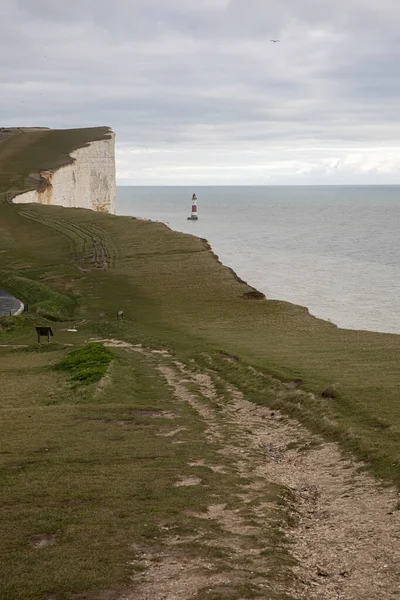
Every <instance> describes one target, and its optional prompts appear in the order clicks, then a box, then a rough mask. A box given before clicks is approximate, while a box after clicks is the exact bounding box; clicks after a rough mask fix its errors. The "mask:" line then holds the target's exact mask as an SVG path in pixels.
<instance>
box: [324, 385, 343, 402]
mask: <svg viewBox="0 0 400 600" xmlns="http://www.w3.org/2000/svg"><path fill="white" fill-rule="evenodd" d="M321 396H322V397H323V398H332V399H333V398H337V397H338V396H339V392H338V389H337V386H336V385H328V387H326V388H325V389H324V390H323V392H322V393H321Z"/></svg>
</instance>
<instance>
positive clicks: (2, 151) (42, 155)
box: [0, 127, 110, 202]
mask: <svg viewBox="0 0 400 600" xmlns="http://www.w3.org/2000/svg"><path fill="white" fill-rule="evenodd" d="M109 135H110V129H109V128H108V127H91V128H86V129H65V130H63V129H58V130H57V129H39V128H32V129H29V128H26V129H24V128H15V129H3V130H1V129H0V165H1V174H0V202H4V201H11V200H12V198H13V197H14V196H15V195H17V194H21V193H23V192H27V191H29V190H33V189H37V186H38V184H39V180H40V177H39V171H46V170H52V169H57V168H58V167H60V166H62V165H66V164H69V163H71V162H72V158H71V157H70V153H71V152H73V151H74V150H76V149H77V148H80V147H82V146H85V145H86V144H88V143H90V142H94V141H98V140H102V139H106V138H107V137H109Z"/></svg>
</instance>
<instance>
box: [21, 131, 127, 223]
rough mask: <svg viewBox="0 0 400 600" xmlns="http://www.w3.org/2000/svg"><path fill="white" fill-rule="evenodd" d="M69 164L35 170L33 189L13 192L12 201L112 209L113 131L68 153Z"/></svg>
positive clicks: (113, 196)
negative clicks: (35, 179)
mask: <svg viewBox="0 0 400 600" xmlns="http://www.w3.org/2000/svg"><path fill="white" fill-rule="evenodd" d="M69 157H71V159H72V160H70V163H69V164H65V165H61V166H59V167H56V168H54V169H44V170H39V171H38V178H37V179H38V181H37V185H36V186H35V187H36V189H34V190H30V191H28V192H25V193H22V194H18V195H15V196H14V198H13V202H15V203H18V204H19V203H30V202H40V203H41V204H56V205H59V206H65V207H77V208H89V209H91V210H96V211H101V212H110V213H114V212H115V196H116V181H115V135H114V133H113V132H111V131H109V133H108V135H107V138H106V139H101V140H95V141H92V142H89V143H87V144H86V145H85V146H83V147H81V148H78V149H76V150H74V151H72V152H70V153H69Z"/></svg>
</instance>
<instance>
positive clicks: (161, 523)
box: [0, 204, 400, 600]
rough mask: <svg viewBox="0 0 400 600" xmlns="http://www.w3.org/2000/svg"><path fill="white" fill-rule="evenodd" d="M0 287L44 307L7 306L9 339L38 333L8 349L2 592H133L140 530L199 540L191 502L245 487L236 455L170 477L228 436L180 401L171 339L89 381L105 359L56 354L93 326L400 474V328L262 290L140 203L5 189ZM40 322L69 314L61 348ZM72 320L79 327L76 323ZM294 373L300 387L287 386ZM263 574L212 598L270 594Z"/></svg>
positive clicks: (279, 566)
mask: <svg viewBox="0 0 400 600" xmlns="http://www.w3.org/2000/svg"><path fill="white" fill-rule="evenodd" d="M0 287H4V288H5V289H7V290H8V291H9V292H11V293H13V294H14V295H15V296H16V297H18V298H19V299H21V300H22V301H23V302H25V303H27V304H28V305H29V309H30V310H29V313H28V314H25V315H23V316H22V317H18V318H17V317H15V318H3V319H0V344H15V345H21V346H24V347H20V348H17V347H11V346H8V347H3V348H0V377H1V382H2V394H1V397H2V402H1V411H2V419H1V422H2V436H1V439H2V440H3V443H2V448H1V460H2V463H3V464H2V467H3V468H2V471H1V473H2V478H3V486H4V489H5V494H4V498H3V504H2V509H3V514H4V517H5V526H4V531H3V539H4V540H5V551H6V552H5V555H6V556H5V560H3V561H2V565H3V566H2V568H3V570H4V571H3V574H2V576H1V577H0V579H1V581H2V583H1V584H0V587H1V586H3V589H2V593H1V594H0V595H1V597H2V598H4V600H14V599H16V600H20V599H21V600H22V599H24V600H36V599H43V600H44V599H45V598H46V599H47V598H48V599H50V598H51V600H53V598H54V599H56V600H64V599H69V598H82V599H83V598H99V599H100V598H104V600H105V599H106V598H107V599H111V598H114V597H115V598H117V597H118V595H115V596H114V595H113V594H114V591H112V590H118V589H119V588H121V589H122V588H123V586H124V585H127V584H128V583H129V581H130V577H131V571H132V564H133V567H134V569H136V570H137V572H138V573H140V572H141V570H142V569H143V570H145V567H143V565H142V563H141V562H140V560H139V559H138V558H137V553H138V544H139V545H140V544H143V543H148V544H151V545H152V546H153V547H154V548H156V549H157V548H159V547H160V544H162V539H163V536H164V535H165V528H167V529H168V527H169V528H172V529H173V530H174V531H175V532H178V533H179V532H180V533H181V534H182V535H183V534H185V535H188V536H189V537H190V535H189V534H193V532H194V530H195V528H194V525H193V520H192V519H190V518H189V517H188V516H187V513H186V512H185V511H187V510H188V509H190V510H191V511H204V510H205V509H206V506H207V505H208V504H209V502H210V497H211V496H213V495H215V494H218V493H222V491H223V490H227V489H229V490H231V494H230V495H228V504H229V503H231V505H232V506H235V502H237V500H235V493H236V492H235V490H236V488H237V487H238V486H239V482H238V479H237V476H236V475H234V474H232V473H229V469H228V472H227V473H226V474H224V475H220V476H218V477H217V476H216V474H215V473H214V472H212V471H207V470H206V469H204V468H202V467H199V469H200V471H201V477H202V478H203V479H204V480H205V481H206V485H202V486H200V489H199V486H197V487H196V488H192V487H173V486H172V487H171V482H173V481H174V480H176V479H177V477H178V474H180V473H182V472H183V473H184V472H185V470H186V469H187V464H188V461H190V459H191V457H192V458H193V457H199V456H201V457H203V458H204V459H206V460H208V461H211V462H213V461H214V462H215V461H216V460H217V458H216V457H217V453H218V450H219V449H220V448H219V445H218V443H217V442H216V443H215V444H213V445H212V446H210V445H208V444H206V443H205V442H204V436H203V435H202V434H203V433H204V431H203V430H204V426H203V425H202V424H201V422H200V421H199V420H198V419H197V418H196V417H195V415H194V414H193V410H192V409H191V408H190V407H189V406H185V405H183V404H180V405H179V406H177V405H176V402H175V401H174V399H173V397H172V392H171V390H170V389H169V388H168V387H167V386H166V385H165V381H164V380H163V377H162V376H161V374H160V370H159V367H158V363H157V361H156V357H157V354H154V356H152V355H150V354H141V353H140V352H136V353H135V352H127V351H126V350H123V349H121V348H117V349H115V348H114V349H111V352H112V361H111V363H110V364H108V360H107V359H104V361H105V362H104V365H105V367H104V369H105V370H104V373H105V377H104V378H103V379H107V378H108V379H109V381H108V383H106V387H105V388H104V389H100V390H99V387H98V385H99V383H98V379H99V378H100V377H101V376H102V375H104V373H103V372H101V373H99V375H98V376H97V375H95V376H94V379H93V380H91V379H90V378H91V377H92V374H93V373H92V371H90V369H91V368H92V364H91V363H90V356H89V358H88V357H87V356H86V357H85V356H84V355H80V354H78V355H77V356H78V358H73V359H72V362H73V363H74V365H75V366H74V369H75V368H76V361H78V362H79V361H80V360H82V365H81V367H82V368H81V371H79V373H84V375H83V376H78V377H74V373H75V374H76V372H77V371H71V370H68V368H67V369H62V368H55V366H56V365H58V364H65V363H63V362H62V361H65V359H66V357H67V356H68V355H69V353H70V352H71V351H75V350H79V348H84V346H85V344H86V343H87V342H88V341H89V340H91V339H92V340H93V339H105V338H108V339H111V338H113V339H118V340H124V341H126V342H129V343H130V344H133V345H135V346H136V345H139V344H141V345H142V347H143V348H146V349H156V350H157V351H162V350H165V351H168V352H169V354H168V356H169V357H171V358H170V359H169V358H166V361H167V362H166V364H169V363H168V361H170V362H171V365H173V364H174V361H180V363H182V364H183V365H187V366H188V367H190V366H191V365H192V366H193V368H195V369H206V370H207V371H208V372H210V373H213V374H214V375H215V377H216V378H217V379H219V380H223V381H225V382H226V383H231V384H234V385H235V386H237V388H239V389H241V390H242V391H244V392H245V393H246V396H247V397H248V398H249V399H251V400H253V401H254V402H255V403H258V404H264V405H269V406H271V407H274V408H279V409H280V410H282V411H283V412H284V413H287V414H291V415H293V416H295V417H296V418H297V419H299V420H300V421H302V422H303V423H306V424H307V426H308V427H309V428H310V429H311V430H313V431H314V432H319V433H322V434H323V435H324V436H326V438H327V439H331V440H332V439H333V440H337V441H339V442H340V444H341V445H342V447H343V449H344V450H351V451H352V452H354V453H355V454H356V455H357V456H358V457H359V458H361V459H363V460H364V461H365V464H366V466H367V467H368V468H370V469H371V470H372V472H373V473H374V474H375V475H376V476H377V477H379V478H382V479H384V480H386V481H387V482H394V483H396V484H397V485H398V484H399V482H400V447H399V432H400V402H399V400H400V397H399V394H400V388H399V381H400V377H399V375H400V361H399V352H400V336H397V335H389V334H379V333H371V332H361V331H350V330H342V329H339V328H337V327H335V326H334V325H332V324H331V323H329V322H325V321H322V320H319V319H316V318H314V317H312V316H311V315H310V314H309V313H308V311H307V310H306V309H305V308H303V307H300V306H296V305H293V304H290V303H287V302H279V301H270V300H263V299H255V298H253V297H252V294H249V292H251V291H252V288H249V287H248V286H246V285H245V284H244V283H243V282H241V281H240V280H238V278H237V277H236V276H235V275H234V274H233V273H232V271H231V270H230V269H228V268H227V267H224V266H222V265H221V264H220V263H219V262H218V261H217V260H216V258H215V256H214V255H213V254H212V253H211V252H210V250H209V248H208V245H207V243H206V242H205V241H204V240H201V239H199V238H195V237H192V236H188V235H184V234H179V233H175V232H172V231H170V230H169V229H167V228H166V227H165V226H163V225H161V224H157V223H149V222H145V221H141V220H137V219H132V218H129V217H116V216H113V215H108V214H104V213H94V212H91V211H86V210H83V209H63V208H60V207H55V206H51V207H42V206H40V205H35V206H33V205H25V206H12V205H7V204H0ZM118 310H123V311H124V318H123V319H121V320H117V318H116V312H117V311H118ZM38 323H42V324H50V325H51V326H52V327H53V330H54V332H55V337H54V341H53V342H52V344H50V345H49V346H48V345H47V342H46V344H45V343H42V344H41V347H38V346H37V345H36V334H35V330H34V325H35V324H38ZM74 324H76V325H77V329H78V332H77V333H70V332H68V331H66V329H68V328H69V327H70V326H71V325H74ZM81 356H82V358H80V357H81ZM67 360H70V361H71V359H67ZM86 361H89V362H86ZM249 367H252V369H249ZM87 369H89V371H88V370H87ZM85 373H86V375H85ZM80 377H81V378H80ZM86 377H88V381H84V380H85V378H86ZM102 381H103V380H102ZM282 382H283V383H285V384H286V387H284V389H285V390H286V392H285V393H277V391H276V390H277V389H278V387H279V386H281V383H282ZM86 383H87V384H88V385H86ZM281 387H282V386H281ZM221 389H222V388H221ZM280 389H281V388H280ZM221 393H222V392H221ZM171 410H172V411H173V412H175V413H176V414H177V418H178V419H179V424H180V425H181V424H182V426H183V427H184V429H183V430H182V431H183V433H182V435H183V438H184V442H185V443H184V444H183V443H182V444H181V445H179V444H176V445H172V444H171V443H170V440H169V438H168V437H163V436H160V435H159V433H160V431H161V430H163V428H164V429H165V431H168V428H169V427H171V423H170V420H169V417H168V416H166V415H167V412H168V411H171ZM118 423H119V425H118ZM132 432H134V433H135V435H133V434H132ZM194 490H195V492H194ZM265 494H266V496H267V497H268V498H269V500H268V501H269V502H270V503H271V514H273V515H274V517H273V518H272V517H271V519H272V520H271V523H272V524H271V528H270V530H269V536H270V540H271V544H272V548H273V551H271V552H269V550H268V552H267V550H265V543H266V542H265V541H264V542H263V544H264V546H263V547H262V548H260V551H263V552H265V553H266V554H268V556H270V561H271V562H270V564H271V565H272V566H273V567H274V568H273V569H271V572H270V573H269V574H268V578H269V580H270V581H273V580H274V577H275V578H276V580H277V581H278V580H279V581H282V578H285V577H287V578H288V581H289V580H290V577H291V575H290V553H289V552H288V550H287V548H285V546H284V544H283V542H282V540H280V538H279V534H278V533H277V532H278V530H279V527H278V525H276V523H278V521H279V520H280V521H284V520H285V519H286V518H287V514H286V509H287V506H286V504H285V500H284V498H285V493H284V491H279V490H273V489H269V490H266V491H265ZM285 507H286V508H285ZM274 519H275V520H274ZM275 521H276V522H275ZM203 527H204V531H205V533H204V535H205V536H206V537H207V536H208V537H207V539H209V540H212V539H213V537H214V536H217V533H218V532H216V531H215V530H214V529H213V527H212V524H211V522H208V525H207V526H205V525H203ZM50 532H57V543H56V544H50V545H49V546H48V547H46V548H45V549H43V551H41V552H40V553H39V554H38V552H37V549H36V548H34V547H33V546H32V544H31V545H30V544H29V540H32V539H33V537H32V536H35V535H39V534H46V533H47V534H49V533H50ZM134 543H135V544H136V546H135V545H134ZM253 543H254V544H255V545H256V544H257V541H256V540H253ZM206 548H208V550H206ZM267 548H268V546H267ZM185 552H186V553H187V554H188V555H196V556H197V555H199V556H200V555H201V556H203V557H204V555H205V554H204V553H206V552H210V553H211V554H212V556H213V559H214V560H215V561H217V563H218V561H220V562H219V563H218V564H220V568H221V569H223V564H225V563H224V560H225V559H224V552H226V549H223V548H219V549H218V548H216V546H210V545H208V546H207V545H203V546H202V547H201V548H200V547H199V546H198V545H197V542H195V541H192V542H191V543H188V544H187V546H185ZM135 553H136V554H135ZM135 557H136V558H135ZM128 558H129V561H128ZM135 560H136V562H135ZM16 565H17V567H16ZM224 568H226V565H225V567H224ZM243 585H247V583H246V581H244V583H243ZM250 588H251V586H250V584H248V589H247V588H246V589H245V588H244V587H243V586H242V588H240V586H239V584H237V585H236V587H235V586H233V587H232V589H231V590H230V591H229V592H228V591H226V590H225V591H224V592H220V595H218V593H217V592H215V594H214V596H212V595H210V594H209V593H208V592H207V593H206V592H205V591H203V592H201V593H200V592H199V594H198V596H196V598H198V600H202V599H203V598H204V599H208V600H220V599H221V600H222V599H223V600H229V599H233V600H235V599H241V598H248V597H256V596H257V593H256V592H257V590H256V589H250ZM101 590H103V591H104V590H108V592H107V593H108V595H104V596H102V595H101V594H102V593H103V592H102V591H101ZM104 593H105V592H104ZM115 594H117V592H115ZM252 594H253V595H252ZM259 595H260V594H259ZM194 597H195V596H193V598H194ZM265 597H266V596H265ZM268 598H289V596H286V595H285V594H284V593H279V592H277V593H276V594H272V592H271V595H269V596H268Z"/></svg>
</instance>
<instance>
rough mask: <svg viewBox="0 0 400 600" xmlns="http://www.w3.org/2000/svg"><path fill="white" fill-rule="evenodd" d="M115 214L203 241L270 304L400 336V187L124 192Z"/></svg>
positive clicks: (346, 325) (131, 189)
mask: <svg viewBox="0 0 400 600" xmlns="http://www.w3.org/2000/svg"><path fill="white" fill-rule="evenodd" d="M193 192H195V193H196V195H197V198H198V215H199V220H198V221H188V220H187V217H188V216H189V215H190V209H191V197H192V193H193ZM117 214H120V215H132V216H137V217H144V218H148V219H151V220H155V221H162V222H164V223H167V224H168V225H169V226H170V227H171V228H172V229H175V230H177V231H183V232H185V233H192V234H194V235H197V236H200V237H204V238H207V240H208V241H209V242H210V243H211V245H212V247H213V250H214V252H215V253H216V254H217V255H218V256H219V258H220V260H221V261H222V262H223V263H224V264H226V265H228V266H230V267H232V268H233V269H234V270H235V271H236V272H237V273H238V275H239V276H240V277H241V278H242V279H244V280H245V281H247V282H248V283H249V284H250V285H252V286H254V287H256V288H257V289H259V290H261V291H262V292H264V293H265V295H266V296H267V298H270V299H272V298H273V299H279V300H287V301H289V302H293V303H295V304H300V305H302V306H307V308H308V309H309V311H310V312H311V313H312V314H313V315H315V316H318V317H321V318H323V319H327V320H328V319H329V320H331V321H332V322H333V323H336V325H338V326H339V327H343V328H347V329H367V330H370V331H381V332H389V333H400V310H399V304H400V245H399V241H398V238H399V232H400V186H310V187H309V186H298V187H294V186H287V187H286V186H276V187H275V186H260V187H258V186H254V187H251V186H249V187H240V186H235V187H229V186H228V187H223V186H215V187H205V186H204V187H203V186H201V187H200V186H199V187H197V188H196V189H192V188H188V187H119V188H118V189H117Z"/></svg>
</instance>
